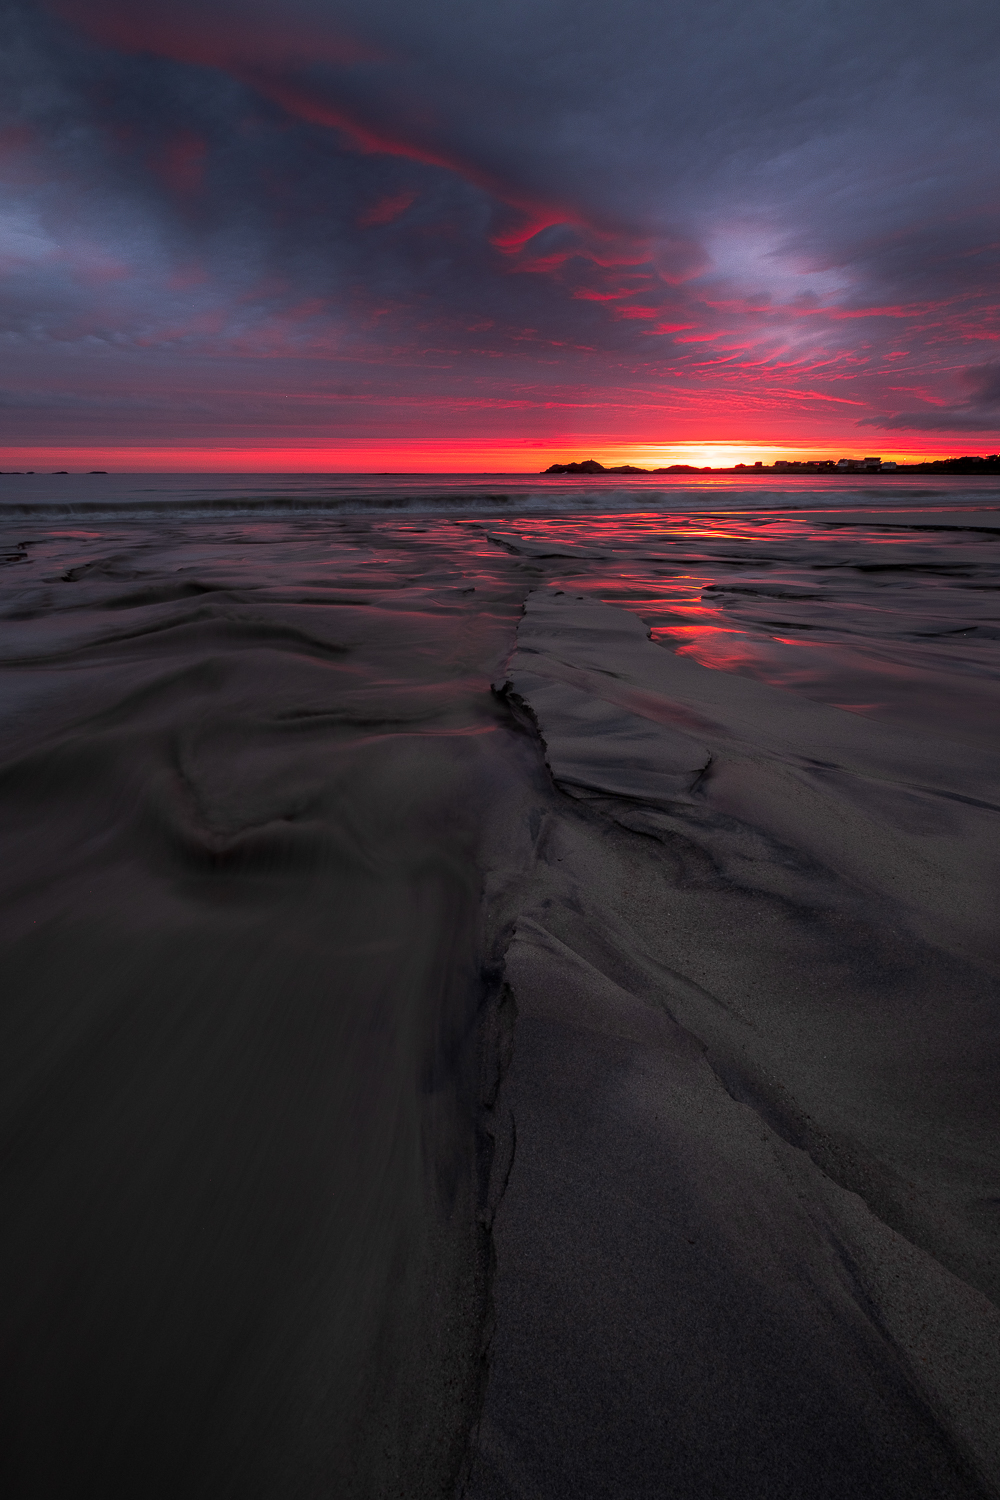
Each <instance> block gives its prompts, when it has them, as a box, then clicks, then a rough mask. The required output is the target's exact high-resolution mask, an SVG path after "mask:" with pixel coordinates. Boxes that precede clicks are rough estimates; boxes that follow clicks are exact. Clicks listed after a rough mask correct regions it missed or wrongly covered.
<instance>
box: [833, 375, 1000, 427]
mask: <svg viewBox="0 0 1000 1500" xmlns="http://www.w3.org/2000/svg"><path fill="white" fill-rule="evenodd" d="M956 383H957V385H958V386H959V387H960V388H961V389H963V390H964V391H965V392H967V394H966V396H965V397H964V399H962V400H959V401H955V402H953V403H951V404H950V405H942V406H938V407H931V408H927V409H925V410H923V411H909V412H894V413H892V414H891V415H888V416H883V417H868V418H865V419H864V420H863V421H862V422H861V424H860V425H861V426H865V427H874V426H879V427H885V428H888V429H890V430H891V429H900V428H902V429H910V430H913V431H923V432H982V433H988V432H994V433H1000V364H992V365H970V367H969V368H968V369H966V370H960V371H959V372H958V379H957V382H956Z"/></svg>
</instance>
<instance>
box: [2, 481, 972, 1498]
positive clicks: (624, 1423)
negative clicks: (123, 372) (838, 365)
mask: <svg viewBox="0 0 1000 1500" xmlns="http://www.w3.org/2000/svg"><path fill="white" fill-rule="evenodd" d="M848 510H849V508H847V507H845V514H844V515H843V516H840V517H839V518H837V517H832V516H827V517H825V519H823V520H822V522H821V521H820V520H818V519H817V518H816V517H809V516H804V517H798V518H794V517H793V518H789V517H788V516H784V517H777V518H772V520H770V521H768V520H767V518H765V517H762V516H760V515H757V516H755V517H752V518H748V517H747V516H746V515H745V514H744V515H742V516H736V515H733V514H728V515H727V516H721V517H718V518H716V519H715V520H714V521H711V520H706V518H705V517H704V516H703V515H699V516H695V517H692V516H691V515H686V514H681V513H680V512H679V511H678V512H677V513H676V514H675V515H674V516H673V518H672V519H671V518H668V517H665V516H664V515H651V514H644V515H638V514H637V515H635V516H633V517H631V518H629V517H623V516H622V515H614V516H608V517H606V518H604V519H602V518H601V517H588V518H587V519H586V520H581V519H578V518H574V517H568V516H566V515H553V516H548V517H545V516H543V517H527V516H526V517H524V518H522V520H521V521H512V520H510V519H504V518H501V517H496V516H490V517H486V516H483V517H477V516H476V515H475V514H474V513H466V514H465V515H462V516H456V517H453V518H451V519H444V518H442V517H435V516H431V515H428V516H423V517H421V516H418V515H417V516H409V517H404V518H397V519H381V518H379V519H372V518H371V517H366V516H353V517H351V516H342V517H339V518H330V517H329V516H326V517H309V516H287V515H286V516H275V517H271V518H262V517H261V516H260V515H254V516H252V517H244V518H242V519H241V518H238V517H231V518H228V519H226V518H219V517H213V518H212V519H211V520H208V519H201V520H192V519H190V518H183V519H182V518H178V517H171V516H170V515H162V516H160V515H158V516H156V517H155V518H150V517H149V516H144V517H133V518H130V517H128V516H126V515H121V516H116V517H105V518H103V519H102V518H94V517H91V518H90V519H86V518H84V519H81V518H79V517H77V518H75V519H74V518H67V517H62V518H61V519H53V518H51V517H50V518H48V519H47V520H46V519H45V518H41V519H39V518H38V517H37V516H35V517H25V516H23V515H22V516H20V517H14V516H8V517H6V519H4V521H3V529H4V533H5V537H4V540H5V547H4V554H5V555H6V556H7V557H8V559H9V563H8V566H7V567H6V569H5V570H4V571H3V574H2V587H3V594H2V607H3V611H4V616H5V621H4V635H3V651H2V678H3V685H4V704H5V711H4V723H3V746H2V760H0V805H2V808H3V820H2V840H3V848H4V861H3V867H2V868H3V871H4V874H3V884H4V893H3V903H4V912H5V922H4V938H3V968H4V974H5V980H6V982H5V985H4V993H5V998H4V1002H3V1006H2V1010H0V1024H2V1029H3V1037H4V1046H3V1049H2V1058H3V1062H2V1068H3V1084H2V1122H3V1123H2V1129H3V1157H2V1161H3V1167H2V1181H3V1195H4V1202H5V1221H6V1224H7V1230H6V1232H5V1235H4V1249H3V1265H4V1286H5V1289H6V1291H5V1295H4V1298H3V1311H2V1319H3V1324H4V1345H5V1348H6V1350H7V1351H8V1353H7V1358H6V1359H5V1362H4V1372H3V1382H4V1393H3V1401H2V1409H3V1412H4V1418H3V1422H4V1437H3V1442H2V1444H0V1454H2V1456H0V1470H2V1472H3V1476H4V1489H5V1493H9V1494H12V1495H22V1494H23V1495H39V1496H42V1495H45V1496H48V1495H52V1496H56V1495H58V1496H66V1495H75V1494H78V1493H79V1494H84V1493H88V1494H89V1493H103V1494H106V1495H115V1496H117V1495H122V1496H132V1495H136V1494H143V1495H150V1496H154V1495H163V1496H175V1495H178V1494H184V1495H191V1496H202V1495H203V1496H206V1497H207V1496H212V1497H213V1500H214V1497H223V1496H233V1497H244V1496H261V1497H265V1496H286V1495H287V1496H293V1495H294V1496H317V1497H319V1496H328V1495H336V1496H341V1495H343V1496H366V1497H367V1496H372V1497H375V1496H379V1497H381V1496H405V1497H410V1496H412V1497H419V1496H425V1495H426V1496H444V1495H453V1494H465V1495H467V1496H469V1497H470V1500H480V1497H483V1500H485V1497H501V1496H503V1497H506V1496H510V1497H529V1496H531V1497H534V1496H538V1497H540V1500H541V1497H545V1500H553V1497H562V1496H567V1497H569V1496H587V1497H589V1496H622V1497H625V1496H628V1497H636V1496H654V1495H655V1496H660V1495H663V1494H670V1495H676V1496H682V1497H688V1496H690V1497H692V1500H694V1497H699V1500H700V1497H703V1496H713V1495H718V1496H720V1497H743V1496H746V1497H754V1500H764V1497H772V1496H781V1497H785V1496H787V1497H788V1500H793V1497H799V1496H802V1495H805V1494H809V1495H812V1494H816V1495H829V1496H831V1497H833V1496H853V1495H857V1496H859V1497H860V1496H866V1497H868V1496H879V1497H881V1496H885V1497H890V1496H891V1497H897V1496H900V1497H901V1496H921V1497H922V1496H926V1495H935V1496H937V1495H940V1496H948V1497H950V1496H985V1495H996V1494H998V1493H1000V1424H998V1422H997V1419H996V1412H997V1411H998V1410H1000V1355H998V1350H1000V1342H998V1338H997V1335H998V1333H1000V1314H998V1312H997V1301H998V1297H1000V1263H998V1258H997V1236H998V1232H1000V1162H998V1152H997V1140H998V1130H997V1127H998V1123H1000V1122H998V1119H997V1114H998V1106H997V1102H996V1101H997V1090H996V1073H997V1032H998V1026H997V1014H998V1012H997V983H996V976H997V967H998V965H997V950H996V923H995V917H994V912H995V907H996V889H997V858H998V855H997V851H998V849H1000V839H998V837H997V827H998V821H1000V819H998V807H1000V788H998V784H997V783H998V780H1000V755H998V754H997V752H996V749H995V744H994V743H993V739H992V736H991V734H990V729H989V726H990V723H991V714H992V710H993V706H994V703H995V697H994V695H995V693H996V691H997V689H996V681H997V674H996V665H997V663H996V653H997V650H998V647H997V640H998V637H1000V630H997V628H996V623H995V605H994V604H993V602H992V601H993V600H994V599H995V597H996V594H995V589H996V580H997V568H998V559H997V546H996V525H997V522H996V517H997V512H996V511H995V510H993V511H989V509H988V507H987V508H984V506H983V505H981V504H980V505H977V506H975V507H969V506H968V505H966V506H965V508H964V510H963V509H962V508H961V507H959V506H956V505H954V504H953V505H951V507H950V520H944V521H943V520H942V518H941V517H940V516H937V517H935V516H934V515H931V516H930V520H928V507H927V506H924V507H923V508H921V507H919V506H918V507H917V508H916V509H913V508H912V507H911V508H910V509H909V510H905V509H904V508H903V507H901V506H896V508H895V509H894V510H893V512H892V514H890V515H888V517H887V518H886V517H883V516H873V515H872V514H871V513H870V511H867V512H865V513H864V514H863V515H862V516H861V518H860V520H859V519H858V518H857V517H856V516H855V517H852V516H851V515H850V514H849V513H846V512H847V511H848ZM877 526H882V528H883V530H882V533H881V540H879V539H878V534H877V533H876V530H875V528H876V527H877ZM873 538H874V540H873ZM879 569H881V571H878V570H879ZM803 580H805V581H803ZM776 599H777V600H779V601H780V603H779V604H778V606H777V608H778V610H779V611H780V619H779V618H776V616H775V608H776V606H775V600H776ZM991 610H992V612H993V613H992V615H991ZM650 631H652V638H650V634H649V632H650ZM991 632H992V633H991ZM722 636H726V637H728V640H726V641H725V642H723V645H724V646H725V647H726V649H727V650H728V653H729V654H728V656H726V655H725V653H724V652H723V650H722V647H721V646H720V639H721V637H722ZM778 637H781V639H778ZM817 637H821V640H819V641H817ZM713 653H714V655H713ZM723 668H724V669H723ZM845 689H846V692H847V695H846V696H845ZM844 703H849V704H850V705H851V707H850V709H848V708H845V707H844V706H842V705H843V704H844ZM838 704H839V705H841V706H837V705H838ZM943 705H944V707H943Z"/></svg>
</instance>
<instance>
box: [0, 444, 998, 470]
mask: <svg viewBox="0 0 1000 1500" xmlns="http://www.w3.org/2000/svg"><path fill="white" fill-rule="evenodd" d="M995 449H996V443H995V441H994V445H993V448H992V449H991V448H989V447H988V446H987V447H986V448H984V447H983V445H982V444H981V443H979V444H975V443H969V442H968V441H965V442H962V441H960V440H958V441H953V442H950V443H947V442H946V443H942V442H940V441H937V442H935V443H934V444H933V446H932V445H930V444H928V445H927V446H919V445H918V444H915V443H913V442H910V443H908V444H906V445H905V446H898V447H897V446H895V445H893V444H886V443H883V442H878V441H874V442H873V441H872V440H871V439H870V438H869V439H868V440H867V441H866V442H864V443H855V444H853V445H848V444H844V443H841V444H831V443H830V442H829V441H827V442H822V443H816V444H813V445H808V444H803V443H794V444H793V443H773V442H772V443H767V442H762V443H759V444H753V443H745V442H732V443H727V442H721V441H720V442H692V443H680V442H678V443H670V444H666V443H665V444H662V445H659V444H657V445H652V444H641V445H640V444H636V443H631V444H630V443H615V442H604V443H602V442H600V441H597V440H589V439H587V438H578V439H572V438H570V439H567V440H566V441H564V442H559V443H553V442H552V441H551V440H545V441H542V440H540V439H539V440H524V441H521V442H516V443H512V442H510V441H507V442H501V443H496V444H488V443H476V442H467V443H461V442H434V441H430V440H429V441H427V442H423V443H413V442H409V443H406V444H402V443H400V444H393V443H386V444H379V445H375V444H369V443H361V442H358V443H356V444H342V445H340V446H337V447H332V446H331V447H320V446H318V445H317V446H315V447H287V448H286V447H280V446H276V445H271V446H268V447H248V446H236V445H234V446H232V447H221V446H211V447H209V446H204V447H202V446H194V445H191V446H174V445H156V446H154V445H145V444H136V445H132V444H128V445H126V444H107V445H102V446H99V447H98V446H94V447H82V446H69V445H58V446H56V445H53V446H52V447H42V446H27V445H25V446H21V447H7V448H0V470H5V469H6V470H10V469H12V468H13V469H22V470H24V469H33V470H35V471H36V472H50V473H51V472H52V471H53V470H58V469H68V470H70V471H79V470H83V471H84V472H86V471H87V470H91V469H106V470H107V471H108V472H109V473H111V472H114V473H161V474H162V473H201V474H207V473H216V474H268V473H270V474H301V473H307V474H380V473H395V474H446V473H451V474H488V473H492V474H501V473H502V474H517V473H524V474H538V473H539V472H540V471H542V470H544V469H547V468H548V467H549V465H550V464H553V463H571V462H574V461H577V460H582V459H588V458H593V459H596V460H597V461H598V462H599V463H602V464H604V466H605V467H606V468H611V467H614V466H615V465H618V464H634V465H635V466H636V467H637V468H642V469H656V468H664V467H667V466H668V465H670V464H691V465H693V466H695V467H697V468H708V467H710V468H713V469H724V468H732V467H734V466H735V465H736V464H738V463H742V464H747V465H749V466H752V465H753V464H754V463H756V462H761V463H764V464H768V465H770V464H773V463H774V462H775V460H776V459H788V460H793V461H794V460H802V459H810V458H813V459H831V458H832V459H836V458H862V457H864V456H865V455H866V454H868V453H878V454H879V456H880V457H881V458H883V459H893V460H895V461H896V462H897V463H904V464H905V463H925V462H928V461H930V460H933V459H941V458H955V457H958V456H960V455H962V454H967V453H980V454H985V453H987V452H990V451H995Z"/></svg>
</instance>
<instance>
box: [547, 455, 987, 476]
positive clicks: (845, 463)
mask: <svg viewBox="0 0 1000 1500" xmlns="http://www.w3.org/2000/svg"><path fill="white" fill-rule="evenodd" d="M542 472H543V473H545V474H745V475H749V476H753V475H754V474H904V473H905V474H1000V454H997V453H990V454H988V455H987V456H986V457H985V458H982V457H979V456H978V455H977V456H975V457H972V456H969V455H966V456H965V457H963V458H935V459H928V460H927V461H926V462H924V463H918V464H900V463H896V462H895V461H894V460H893V459H882V458H809V459H801V460H799V459H784V458H779V459H778V460H777V461H776V462H775V463H773V464H765V463H754V464H734V465H733V466H732V467H731V468H718V469H716V468H713V467H712V466H711V465H708V464H705V465H702V466H701V467H699V466H697V465H695V464H668V465H667V467H666V468H661V469H639V468H636V467H635V465H634V464H617V465H615V466H613V467H606V466H605V465H604V464H602V463H598V461H597V459H596V458H585V459H584V460H583V461H582V462H575V463H569V464H550V465H549V467H548V468H547V469H544V470H543V471H542Z"/></svg>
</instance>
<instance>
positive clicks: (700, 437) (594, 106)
mask: <svg viewBox="0 0 1000 1500" xmlns="http://www.w3.org/2000/svg"><path fill="white" fill-rule="evenodd" d="M998 64H1000V8H998V6H997V4H996V0H948V4H943V3H941V0H888V3H882V4H880V5H873V4H872V0H698V3H685V4H679V3H675V0H337V3H332V0H281V3H280V4H279V3H277V0H171V3H170V5H156V6H150V5H146V4H143V5H140V4H139V3H137V0H46V3H43V0H35V3H28V0H15V3H5V0H0V466H7V467H12V466H15V465H16V464H18V463H21V464H26V463H28V462H29V461H30V462H32V463H38V464H39V466H42V467H44V466H45V465H46V464H47V463H50V462H51V464H52V466H62V467H69V468H72V467H74V466H76V467H84V468H88V467H91V466H93V465H94V464H95V463H97V462H100V465H101V466H102V467H108V468H118V469H227V470H230V471H239V470H276V471H281V470H303V469H304V470H312V471H341V472H344V471H346V472H358V471H369V470H373V469H375V470H385V469H392V470H407V469H413V470H452V471H475V470H528V471H531V470H535V469H538V468H541V467H544V466H545V465H547V464H548V463H550V462H553V461H555V460H562V459H571V458H584V457H596V458H599V459H601V460H602V461H604V462H606V463H615V462H632V463H639V464H644V463H645V464H650V465H656V464H659V463H671V462H703V463H715V464H720V463H727V462H738V461H753V460H754V459H758V458H763V459H764V460H765V461H769V460H771V459H773V458H774V457H777V456H797V455H800V454H801V455H804V456H811V455H815V456H827V455H829V456H841V455H843V456H863V455H865V454H869V453H875V454H880V455H882V456H885V457H896V458H903V459H905V458H908V457H909V458H912V457H917V456H921V455H932V456H945V455H948V454H964V453H983V454H985V453H995V452H997V450H998V448H1000V344H998V339H1000V280H998V275H997V272H998V264H1000V171H998V166H1000V152H998V149H997V141H998V139H1000V66H998Z"/></svg>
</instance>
